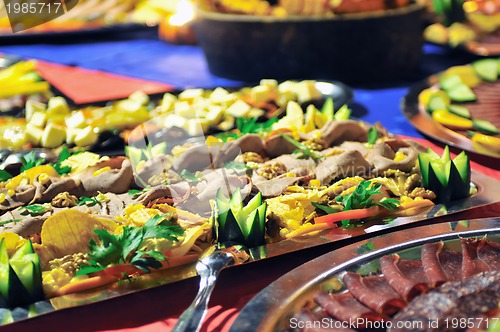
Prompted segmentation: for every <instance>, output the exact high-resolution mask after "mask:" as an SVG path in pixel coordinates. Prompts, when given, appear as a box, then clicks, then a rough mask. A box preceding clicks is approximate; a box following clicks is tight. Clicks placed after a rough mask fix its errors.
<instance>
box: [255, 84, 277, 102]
mask: <svg viewBox="0 0 500 332" xmlns="http://www.w3.org/2000/svg"><path fill="white" fill-rule="evenodd" d="M250 98H251V99H252V101H253V102H254V103H263V102H266V101H268V100H270V99H272V98H271V88H270V87H268V86H267V85H257V86H254V87H253V88H252V90H251V91H250Z"/></svg>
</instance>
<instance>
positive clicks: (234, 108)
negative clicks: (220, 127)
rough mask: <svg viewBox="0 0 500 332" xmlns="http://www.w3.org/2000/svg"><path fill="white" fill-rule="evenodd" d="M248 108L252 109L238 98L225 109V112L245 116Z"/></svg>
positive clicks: (238, 116) (235, 115)
mask: <svg viewBox="0 0 500 332" xmlns="http://www.w3.org/2000/svg"><path fill="white" fill-rule="evenodd" d="M250 109H252V107H251V106H250V105H248V104H247V103H245V102H244V101H243V100H241V99H239V100H237V101H236V102H235V103H234V104H232V105H231V106H230V107H229V108H228V109H227V110H226V113H227V114H230V115H232V116H234V117H237V118H241V117H244V116H246V115H247V114H248V112H249V111H250Z"/></svg>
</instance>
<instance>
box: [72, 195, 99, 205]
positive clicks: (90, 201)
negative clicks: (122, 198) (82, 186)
mask: <svg viewBox="0 0 500 332" xmlns="http://www.w3.org/2000/svg"><path fill="white" fill-rule="evenodd" d="M77 204H78V205H87V206H94V205H97V204H101V202H100V201H99V200H98V199H97V198H96V197H87V196H81V197H80V198H79V199H78V202H77Z"/></svg>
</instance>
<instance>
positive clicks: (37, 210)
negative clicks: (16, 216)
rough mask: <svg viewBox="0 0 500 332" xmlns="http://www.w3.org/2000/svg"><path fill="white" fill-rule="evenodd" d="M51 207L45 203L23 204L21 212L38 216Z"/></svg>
mask: <svg viewBox="0 0 500 332" xmlns="http://www.w3.org/2000/svg"><path fill="white" fill-rule="evenodd" d="M50 210H51V207H50V206H47V205H45V204H32V205H28V206H25V207H24V208H23V212H21V214H22V215H28V214H29V215H30V216H39V215H42V214H44V213H45V212H47V211H50Z"/></svg>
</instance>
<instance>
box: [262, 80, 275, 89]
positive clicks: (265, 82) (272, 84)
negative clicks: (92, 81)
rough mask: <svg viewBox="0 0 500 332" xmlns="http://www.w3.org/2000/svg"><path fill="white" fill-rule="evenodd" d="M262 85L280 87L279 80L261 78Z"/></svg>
mask: <svg viewBox="0 0 500 332" xmlns="http://www.w3.org/2000/svg"><path fill="white" fill-rule="evenodd" d="M259 84H260V85H265V86H268V87H269V88H270V89H272V90H274V89H277V88H278V81H276V80H271V79H263V80H260V83H259Z"/></svg>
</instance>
